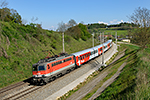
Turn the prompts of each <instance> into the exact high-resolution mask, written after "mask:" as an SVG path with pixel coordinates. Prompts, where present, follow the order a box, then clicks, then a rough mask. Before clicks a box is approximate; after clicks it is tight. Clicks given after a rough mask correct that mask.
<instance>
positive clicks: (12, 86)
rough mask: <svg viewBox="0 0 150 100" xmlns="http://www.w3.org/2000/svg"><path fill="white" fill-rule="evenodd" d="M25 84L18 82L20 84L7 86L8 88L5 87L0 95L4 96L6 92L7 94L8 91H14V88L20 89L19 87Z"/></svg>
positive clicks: (0, 90) (0, 91)
mask: <svg viewBox="0 0 150 100" xmlns="http://www.w3.org/2000/svg"><path fill="white" fill-rule="evenodd" d="M23 84H25V83H24V82H18V83H16V84H13V85H10V86H7V87H5V88H2V89H0V94H2V93H4V92H7V91H9V90H12V89H14V88H16V87H18V86H21V85H23Z"/></svg>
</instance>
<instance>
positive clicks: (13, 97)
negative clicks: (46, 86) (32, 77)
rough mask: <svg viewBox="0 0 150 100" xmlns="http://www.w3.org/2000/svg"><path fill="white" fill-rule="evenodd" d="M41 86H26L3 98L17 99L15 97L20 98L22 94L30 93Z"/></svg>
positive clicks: (8, 99)
mask: <svg viewBox="0 0 150 100" xmlns="http://www.w3.org/2000/svg"><path fill="white" fill-rule="evenodd" d="M41 87H42V86H28V87H27V88H26V89H23V90H21V91H18V92H16V93H15V94H13V95H10V96H8V97H7V98H4V99H3V100H17V99H22V98H23V97H24V96H26V95H28V94H30V93H32V92H33V91H36V90H38V89H39V88H41Z"/></svg>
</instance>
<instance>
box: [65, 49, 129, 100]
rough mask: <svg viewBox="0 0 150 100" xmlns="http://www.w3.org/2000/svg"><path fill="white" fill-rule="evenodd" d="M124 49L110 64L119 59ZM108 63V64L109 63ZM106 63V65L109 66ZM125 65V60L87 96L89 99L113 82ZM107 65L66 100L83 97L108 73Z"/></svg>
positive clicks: (76, 99) (75, 99)
mask: <svg viewBox="0 0 150 100" xmlns="http://www.w3.org/2000/svg"><path fill="white" fill-rule="evenodd" d="M124 51H125V49H124V50H123V51H122V52H120V53H119V54H118V55H117V56H116V57H115V59H114V60H113V61H112V63H111V64H113V63H115V62H116V61H117V60H119V59H120V58H121V57H123V56H124V55H125V52H124ZM111 64H110V65H111ZM110 65H108V66H110ZM125 65H126V62H125V63H123V64H122V65H121V66H120V68H118V71H117V72H116V73H115V74H114V75H113V76H112V77H111V78H110V79H108V80H107V81H106V82H104V84H103V85H102V86H101V88H99V89H98V90H97V92H96V93H95V94H93V96H92V97H91V98H89V100H93V99H94V98H96V97H97V96H98V95H100V93H101V92H102V91H103V90H104V89H105V88H106V87H107V86H109V85H110V84H111V83H112V82H114V80H115V79H116V77H118V76H119V74H120V71H121V70H122V69H123V67H124V66H125ZM111 67H112V66H110V67H107V68H106V69H105V70H103V71H102V72H101V73H100V74H99V75H97V76H96V78H95V79H93V80H92V81H90V82H89V83H88V84H86V85H84V86H83V87H82V88H80V89H79V90H78V91H76V92H75V93H74V94H72V95H71V96H70V97H69V98H67V100H80V99H82V98H83V97H85V96H86V95H87V94H88V93H89V92H90V91H91V90H92V89H93V88H94V87H95V86H96V85H97V84H98V83H99V82H100V81H101V80H103V79H104V78H105V77H106V76H107V75H108V74H109V69H110V68H111Z"/></svg>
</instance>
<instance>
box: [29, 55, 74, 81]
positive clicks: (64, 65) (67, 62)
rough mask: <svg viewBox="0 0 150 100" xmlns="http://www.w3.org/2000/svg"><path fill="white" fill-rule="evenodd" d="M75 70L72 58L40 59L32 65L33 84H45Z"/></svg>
mask: <svg viewBox="0 0 150 100" xmlns="http://www.w3.org/2000/svg"><path fill="white" fill-rule="evenodd" d="M73 68H75V60H74V56H62V57H57V58H49V59H42V60H40V61H39V62H38V63H36V64H33V70H32V74H33V83H38V82H39V83H47V82H48V81H50V80H51V79H52V80H53V79H55V78H56V77H57V76H61V75H62V74H65V73H66V72H68V71H70V69H73Z"/></svg>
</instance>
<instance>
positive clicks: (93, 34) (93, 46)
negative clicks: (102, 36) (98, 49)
mask: <svg viewBox="0 0 150 100" xmlns="http://www.w3.org/2000/svg"><path fill="white" fill-rule="evenodd" d="M92 35H93V47H94V33H93V34H92Z"/></svg>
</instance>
